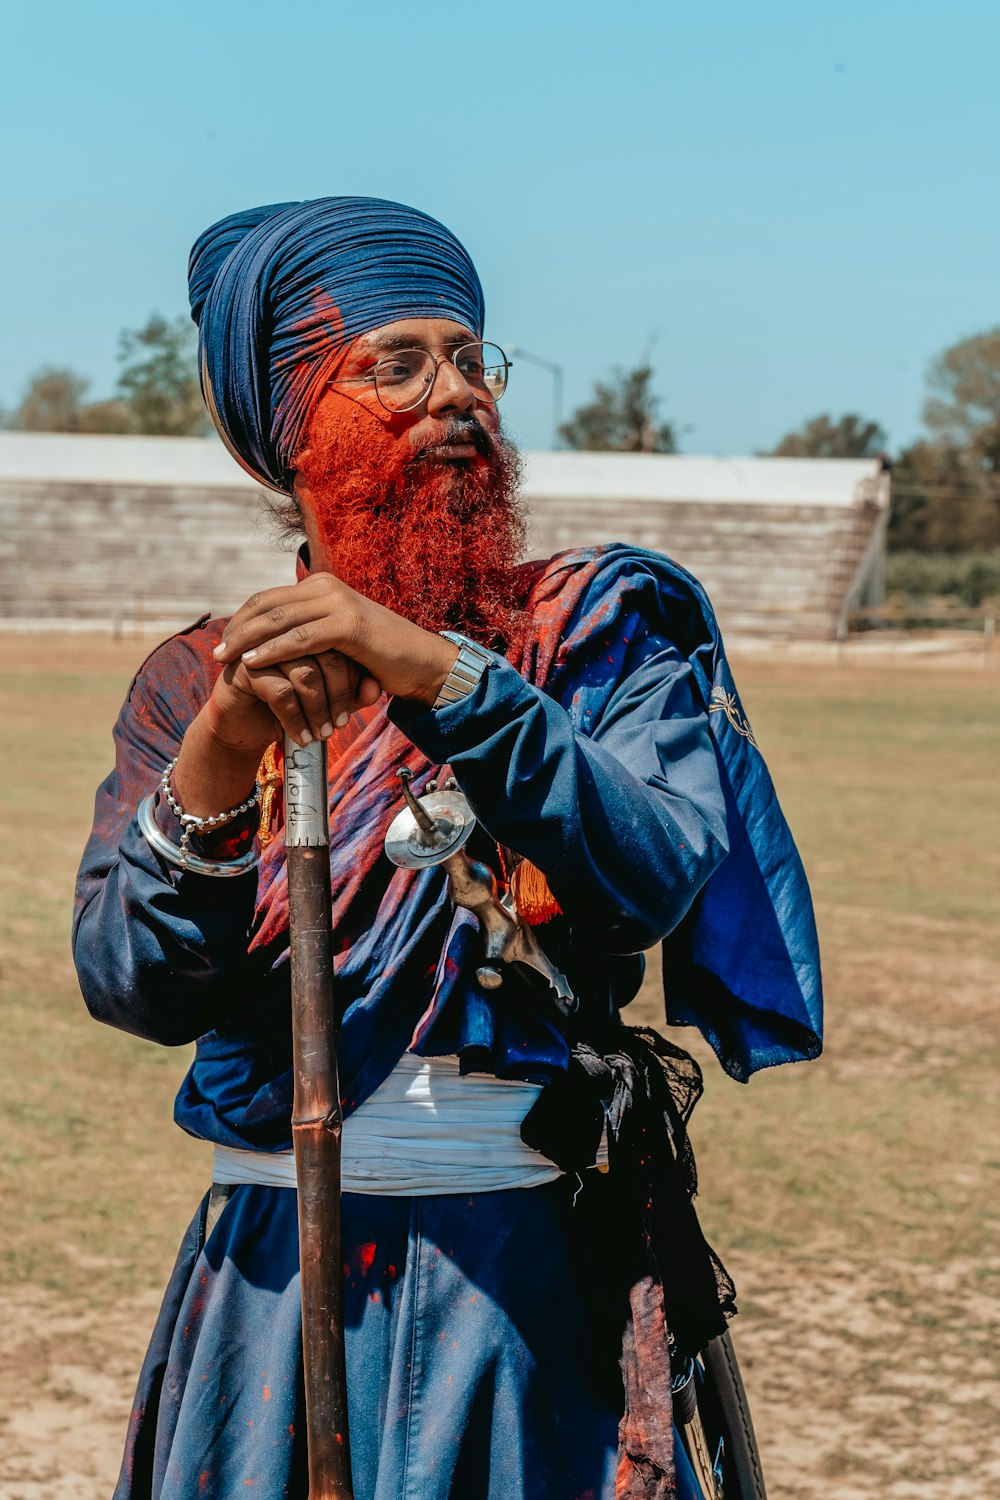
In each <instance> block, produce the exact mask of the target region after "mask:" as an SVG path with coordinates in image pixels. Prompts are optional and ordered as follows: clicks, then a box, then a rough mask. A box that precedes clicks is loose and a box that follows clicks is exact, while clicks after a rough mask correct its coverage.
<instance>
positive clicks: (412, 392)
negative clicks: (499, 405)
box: [371, 339, 511, 412]
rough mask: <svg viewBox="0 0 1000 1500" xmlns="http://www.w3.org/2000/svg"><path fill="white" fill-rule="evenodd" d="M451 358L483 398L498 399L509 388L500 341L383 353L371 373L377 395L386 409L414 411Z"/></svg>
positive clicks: (504, 356) (483, 399)
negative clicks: (445, 351)
mask: <svg viewBox="0 0 1000 1500" xmlns="http://www.w3.org/2000/svg"><path fill="white" fill-rule="evenodd" d="M445 359H448V360H450V361H451V363H452V364H453V365H454V366H455V368H456V370H457V371H458V373H459V374H460V375H461V377H462V379H463V380H464V381H465V383H466V384H467V385H468V386H469V388H470V389H471V390H472V391H473V392H474V394H475V395H476V397H477V398H478V399H479V400H481V401H491V402H496V401H499V400H500V397H501V396H502V395H503V393H504V391H505V390H506V389H507V371H508V370H509V369H510V366H511V361H510V360H509V359H508V358H507V356H506V354H504V352H503V350H502V349H501V348H500V345H499V344H484V343H482V342H480V341H479V340H478V339H477V340H476V341H475V342H474V343H470V344H462V345H461V347H460V348H458V349H453V350H452V352H451V353H450V354H442V355H435V354H431V352H430V350H429V349H396V350H394V352H393V353H392V354H386V355H383V357H382V358H381V359H380V360H379V362H378V364H377V365H376V366H375V368H374V370H373V371H372V372H371V374H372V377H373V379H374V382H375V394H376V395H377V396H378V399H379V401H380V402H381V403H382V405H383V406H384V407H385V409H386V411H392V412H400V411H412V410H413V408H414V407H415V406H419V405H420V403H421V401H423V400H425V399H426V397H427V396H428V395H429V394H430V391H431V388H432V386H433V385H434V380H435V377H436V375H437V371H438V366H439V365H440V364H441V363H442V361H443V360H445Z"/></svg>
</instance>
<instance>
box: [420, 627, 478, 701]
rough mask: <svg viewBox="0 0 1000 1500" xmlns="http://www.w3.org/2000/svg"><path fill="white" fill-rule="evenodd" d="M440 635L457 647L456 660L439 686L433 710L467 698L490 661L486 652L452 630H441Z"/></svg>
mask: <svg viewBox="0 0 1000 1500" xmlns="http://www.w3.org/2000/svg"><path fill="white" fill-rule="evenodd" d="M441 635H443V636H444V638H445V640H446V641H452V642H454V644H455V645H456V646H457V647H458V660H457V661H456V662H455V665H454V666H453V667H452V669H451V671H450V672H449V673H448V675H447V677H446V678H445V680H444V682H443V683H442V684H441V691H440V692H439V693H438V695H437V697H436V698H435V699H434V702H433V704H432V705H431V706H432V707H433V708H445V707H446V706H447V705H448V704H449V703H458V702H460V701H461V699H463V698H467V697H468V696H469V694H470V693H471V692H472V690H473V688H474V687H477V686H478V684H479V681H480V679H481V678H482V675H483V673H484V672H485V671H486V668H487V667H488V666H489V665H490V663H491V661H492V657H491V656H490V655H489V654H488V652H486V651H484V650H483V648H482V647H481V646H477V645H476V643H475V641H470V640H469V639H468V638H467V637H466V636H464V635H458V634H457V633H456V632H455V631H454V630H442V631H441Z"/></svg>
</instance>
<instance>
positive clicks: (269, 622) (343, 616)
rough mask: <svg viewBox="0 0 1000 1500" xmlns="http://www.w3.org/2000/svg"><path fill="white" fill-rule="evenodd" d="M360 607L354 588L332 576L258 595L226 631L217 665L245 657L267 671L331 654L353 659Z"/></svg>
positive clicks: (218, 649) (317, 576) (322, 575)
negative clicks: (339, 652)
mask: <svg viewBox="0 0 1000 1500" xmlns="http://www.w3.org/2000/svg"><path fill="white" fill-rule="evenodd" d="M357 604H358V595H357V594H355V593H354V591H353V589H350V588H348V587H347V586H346V584H342V583H341V582H340V580H339V579H337V578H334V577H333V575H332V574H328V573H319V574H313V575H311V576H310V577H309V578H307V579H304V580H303V582H302V583H297V584H294V585H292V586H291V587H289V588H280V589H267V590H265V591H264V592H263V593H260V594H253V595H252V596H251V597H250V598H249V599H248V600H247V602H246V603H245V604H244V605H242V606H241V607H240V609H238V610H237V611H236V613H235V615H233V617H232V619H231V620H230V621H229V624H228V625H227V626H226V631H225V634H224V636H223V638H222V640H221V641H220V643H219V645H218V646H217V647H216V648H215V657H216V660H217V661H220V662H231V661H237V660H239V659H240V658H241V657H242V658H243V659H244V660H245V661H247V662H248V663H250V662H252V663H253V665H254V666H255V667H262V666H270V665H271V664H272V663H274V662H278V661H290V660H292V659H294V658H297V657H302V656H308V655H315V654H317V653H319V652H321V651H327V650H345V649H346V650H347V651H348V654H349V653H350V646H351V644H352V642H353V641H354V640H355V638H356V636H357V629H358V622H359V611H358V608H357Z"/></svg>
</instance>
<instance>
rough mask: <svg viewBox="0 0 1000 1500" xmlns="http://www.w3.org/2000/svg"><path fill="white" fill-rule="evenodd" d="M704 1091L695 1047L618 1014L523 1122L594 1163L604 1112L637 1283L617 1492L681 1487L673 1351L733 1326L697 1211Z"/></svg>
mask: <svg viewBox="0 0 1000 1500" xmlns="http://www.w3.org/2000/svg"><path fill="white" fill-rule="evenodd" d="M701 1093H702V1075H701V1069H700V1067H699V1066H698V1064H697V1062H695V1060H694V1058H693V1057H691V1056H690V1054H689V1053H687V1052H684V1051H682V1049H681V1048H680V1047H675V1046H674V1045H673V1044H672V1043H670V1042H668V1041H666V1040H665V1039H664V1038H663V1037H661V1036H660V1035H658V1033H657V1032H655V1031H650V1030H647V1029H646V1028H644V1027H631V1026H623V1025H621V1024H618V1023H612V1022H609V1023H608V1024H607V1026H606V1027H604V1028H602V1030H601V1032H600V1034H597V1033H595V1031H594V1029H593V1028H592V1027H590V1028H588V1039H587V1041H576V1042H575V1043H574V1045H573V1047H572V1052H571V1057H570V1063H569V1067H568V1069H567V1071H566V1073H565V1074H564V1075H562V1076H561V1077H559V1078H558V1079H557V1080H556V1081H555V1082H553V1083H550V1084H548V1085H547V1086H546V1087H545V1088H544V1089H543V1090H542V1092H541V1093H540V1094H539V1096H538V1099H537V1100H536V1102H535V1103H534V1105H533V1106H532V1108H531V1109H530V1110H529V1111H528V1114H527V1115H526V1116H525V1119H524V1122H523V1124H522V1127H521V1137H522V1139H523V1140H524V1141H525V1143H526V1144H527V1145H529V1146H532V1147H534V1148H535V1150H537V1151H541V1152H543V1153H544V1154H545V1155H546V1156H547V1157H549V1158H550V1160H552V1161H554V1162H556V1164H557V1165H558V1166H560V1167H561V1168H562V1169H563V1171H565V1172H569V1173H582V1172H583V1171H585V1170H586V1169H587V1168H588V1167H592V1166H593V1164H594V1161H595V1158H596V1154H597V1148H598V1146H599V1144H600V1140H601V1133H602V1131H603V1128H604V1122H605V1119H607V1125H608V1166H609V1183H610V1185H611V1186H612V1197H613V1202H614V1204H615V1207H616V1213H617V1214H618V1228H619V1230H620V1233H621V1236H622V1238H623V1239H624V1241H625V1244H624V1246H623V1249H624V1255H625V1265H626V1267H627V1271H626V1277H627V1281H628V1307H627V1311H626V1313H625V1326H624V1330H623V1334H622V1352H621V1370H622V1378H623V1381H624V1386H625V1415H624V1417H623V1419H622V1424H621V1429H620V1441H619V1460H618V1462H619V1474H618V1485H619V1488H618V1492H617V1493H618V1495H619V1496H620V1497H621V1500H633V1497H634V1500H639V1497H643V1500H652V1497H659V1496H661V1495H662V1496H666V1495H670V1494H673V1424H672V1418H671V1401H670V1378H671V1360H672V1359H673V1362H674V1364H675V1366H678V1367H679V1366H680V1365H682V1364H683V1363H684V1362H685V1361H686V1360H687V1359H688V1358H689V1357H691V1356H694V1355H696V1354H698V1353H699V1352H700V1351H701V1350H702V1349H704V1348H705V1346H706V1344H708V1343H709V1342H710V1341H711V1340H712V1339H713V1338H716V1337H717V1336H718V1335H719V1334H720V1333H722V1332H723V1331H724V1330H725V1327H726V1321H727V1319H728V1318H730V1317H732V1316H733V1315H734V1314H735V1312H736V1302H735V1297H736V1290H735V1287H734V1285H733V1282H732V1280H731V1278H730V1277H729V1275H728V1273H727V1272H726V1270H725V1268H724V1266H723V1265H722V1262H721V1261H720V1260H719V1258H718V1256H717V1255H716V1254H715V1252H714V1250H712V1248H711V1246H710V1245H709V1244H708V1242H707V1240H706V1239H705V1236H704V1235H703V1234H702V1231H701V1226H700V1224H699V1223H698V1216H697V1214H696V1213H695V1208H694V1202H693V1199H694V1195H695V1193H696V1192H697V1187H698V1177H697V1170H696V1167H695V1160H694V1152H693V1151H692V1149H691V1142H690V1140H689V1138H688V1132H687V1125H688V1120H689V1119H690V1117H691V1112H692V1110H693V1109H694V1106H695V1104H696V1103H697V1102H698V1100H699V1098H700V1097H701Z"/></svg>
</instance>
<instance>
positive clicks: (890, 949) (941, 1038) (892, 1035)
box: [0, 637, 1000, 1500]
mask: <svg viewBox="0 0 1000 1500" xmlns="http://www.w3.org/2000/svg"><path fill="white" fill-rule="evenodd" d="M0 654H2V660H3V668H2V674H0V687H2V694H3V714H2V718H0V757H2V764H3V768H4V769H3V774H2V777H0V797H2V805H0V819H2V822H0V827H2V831H3V848H4V860H3V874H2V881H3V887H2V915H0V963H2V981H3V1004H2V1009H0V1115H2V1136H3V1151H2V1158H0V1161H2V1165H0V1174H2V1175H0V1186H2V1193H3V1203H4V1213H3V1236H2V1238H3V1269H4V1283H3V1285H4V1290H3V1294H2V1302H0V1316H2V1319H3V1326H4V1330H5V1337H4V1338H3V1340H2V1348H3V1356H2V1357H3V1360H4V1365H3V1368H2V1371H0V1423H3V1429H2V1435H0V1500H49V1497H52V1500H56V1497H59V1500H62V1497H64V1496H67V1495H73V1496H74V1497H75V1500H104V1497H106V1496H107V1495H109V1494H110V1492H111V1488H112V1486H113V1481H114V1475H115V1473H116V1471H117V1465H118V1459H119V1455H120V1443H121V1436H122V1430H123V1427H124V1423H125V1420H126V1417H127V1413H128V1410H129V1406H130V1402H131V1395H132V1388H133V1383H134V1378H135V1374H136V1371H137V1368H138V1362H139V1360H140V1358H141V1353H142V1349H143V1346H144V1343H145V1339H146V1337H147V1335H148V1332H149V1328H150V1326H151V1322H152V1319H153V1317H154V1315H155V1308H156V1303H157V1300H158V1296H159V1292H160V1290H161V1288H162V1285H163V1283H164V1281H165V1278H166V1275H167V1272H168V1270H169V1267H170V1264H171V1261H172V1257H173V1254H174V1251H175V1248H176V1245H177V1242H178V1239H179V1236H180V1233H181V1230H182V1228H183V1226H184V1225H185V1223H186V1222H187V1219H188V1218H189V1217H190V1214H191V1212H192V1209H193V1206H194V1204H195V1203H196V1201H197V1199H198V1197H199V1196H200V1194H201V1192H202V1190H203V1188H204V1184H205V1178H206V1172H207V1165H208V1159H207V1153H206V1150H205V1148H204V1147H202V1146H200V1145H199V1144H198V1143H196V1142H193V1141H191V1140H189V1139H188V1138H186V1137H185V1136H183V1135H182V1134H181V1133H180V1132H178V1131H177V1130H176V1129H175V1128H174V1127H173V1126H172V1125H171V1123H170V1111H171V1101H172V1096H173V1092H174V1090H175V1088H176V1085H177V1082H178V1080H179V1078H180V1076H181V1074H182V1072H183V1069H184V1067H185V1064H186V1052H184V1051H181V1052H173V1051H165V1050H162V1049H158V1048H156V1047H153V1046H150V1045H148V1044H143V1043H140V1042H137V1041H134V1040H132V1039H130V1038H128V1037H125V1036H121V1035H119V1034H117V1033H114V1032H111V1031H108V1030H106V1029H104V1028H101V1027H99V1026H97V1025H95V1024H94V1023H93V1022H91V1021H90V1020H89V1018H88V1017H87V1015H86V1012H85V1010H84V1008H83V1005H82V1002H81V1000H80V998H79V994H78V992H77V990H76V986H75V981H74V979H73V975H72V970H71V967H70V963H69V957H68V926H69V911H70V896H71V889H72V880H73V874H74V869H75V864H76V861H77V859H78V857H79V851H80V848H81V846H82V843H83V840H84V838H85V836H86V832H87V829H88V826H89V820H90V811H91V806H92V799H93V791H94V787H95V785H96V783H97V781H98V780H99V778H100V776H101V774H103V772H104V771H105V770H106V769H107V767H108V765H109V761H110V755H111V743H110V733H109V731H110V727H111V724H112V722H113V720H114V717H115V713H116V711H117V707H118V704H119V702H120V700H121V697H122V695H123V691H124V689H125V687H126V685H127V682H128V679H129V676H130V673H131V672H132V670H134V668H135V666H136V665H137V662H138V660H139V658H140V657H141V655H142V654H143V649H142V647H141V646H140V645H139V644H138V643H134V642H133V643H130V642H121V643H112V642H110V641H107V640H94V639H88V638H83V637H79V638H70V639H67V638H62V637H60V638H44V637H35V638H31V637H21V638H12V637H7V638H5V639H3V640H2V641H0ZM737 680H738V681H740V683H741V686H742V690H743V696H744V699H745V703H746V707H747V709H748V711H749V714H750V717H751V719H752V721H753V723H754V727H755V730H756V733H757V736H758V739H759V741H760V744H761V746H762V748H763V750H764V752H765V754H766V755H767V757H768V760H769V762H770V764H771V766H772V770H773V772H774V775H775V779H776V781H777V784H778V788H779V792H780V795H781V798H782V801H783V804H784V806H785V809H786V811H787V813H788V816H789V819H790V821H791V823H792V826H793V828H794V830H795V832H796V834H797V836H798V838H799V842H800V845H801V848H802V851H803V855H804V858H805V861H806V865H807V868H808V869H809V872H810V875H811V878H812V881H813V886H814V891H815V895H816V901H817V908H818V914H819V920H820V931H821V937H822V941H823V948H824V958H825V965H826V987H827V1007H828V1036H829V1042H828V1049H827V1052H826V1055H825V1056H824V1058H823V1059H821V1061H820V1062H818V1063H815V1064H812V1065H809V1066H801V1067H798V1068H793V1069H783V1070H778V1071H777V1072H775V1073H771V1074H767V1075H765V1076H763V1077H761V1078H758V1079H756V1080H755V1081H754V1082H753V1083H752V1084H751V1085H750V1086H749V1088H741V1087H740V1086H738V1085H736V1084H734V1083H731V1082H730V1081H729V1080H728V1079H726V1078H725V1077H724V1076H723V1075H722V1073H721V1072H720V1070H719V1069H718V1067H717V1066H716V1065H715V1064H714V1061H713V1060H712V1059H711V1057H710V1055H709V1054H707V1052H706V1049H705V1048H704V1047H702V1046H700V1044H698V1043H697V1040H695V1041H693V1042H692V1046H693V1050H696V1051H697V1053H698V1055H699V1057H700V1058H702V1060H703V1062H704V1065H705V1071H706V1080H707V1088H706V1095H705V1099H704V1100H703V1102H702V1104H701V1105H700V1106H699V1110H698V1112H697V1114H696V1116H695V1121H694V1131H693V1134H694V1139H695V1145H696V1148H697V1150H698V1156H699V1166H700V1173H701V1184H702V1186H701V1200H700V1201H701V1213H702V1218H703V1222H704V1223H705V1225H706V1227H707V1229H708V1231H709V1235H710V1238H712V1239H713V1241H714V1242H715V1244H716V1245H717V1247H718V1249H719V1250H720V1252H721V1253H722V1255H723V1259H724V1260H726V1262H727V1264H728V1265H729V1266H730V1269H731V1270H732V1271H733V1272H734V1274H735V1275H736V1279H737V1282H738V1285H739V1288H740V1292H741V1298H740V1303H741V1309H742V1312H741V1316H740V1318H739V1319H738V1320H737V1324H736V1326H735V1329H734V1335H735V1337H736V1339H737V1344H738V1348H739V1351H740V1356H741V1360H742V1362H743V1364H744V1367H745V1372H746V1375H747V1383H748V1387H749V1390H750V1395H751V1400H752V1402H753V1407H754V1414H755V1418H756V1421H757V1426H758V1435H759V1437H760V1440H761V1445H762V1450H763V1453H764V1459H765V1471H766V1473H767V1475H768V1480H769V1493H770V1494H771V1496H772V1497H774V1500H793V1497H794V1500H814V1497H815V1500H818V1497H820V1496H823V1497H834V1500H869V1497H871V1500H874V1497H876V1496H878V1497H883V1496H892V1497H898V1500H904V1497H914V1500H916V1497H918V1496H919V1497H921V1500H927V1497H931V1500H938V1497H940V1500H944V1497H949V1500H954V1497H956V1496H968V1497H970V1500H987V1497H989V1496H992V1495H996V1494H1000V1421H998V1418H1000V1389H998V1383H997V1376H998V1368H997V1352H996V1351H997V1341H998V1334H1000V1311H998V1299H997V1295H996V1293H997V1278H998V1275H1000V1252H998V1250H997V1238H996V1236H997V1229H998V1226H1000V1191H998V1189H1000V1140H998V1134H997V1125H998V1123H1000V1109H998V1102H1000V1101H998V1085H997V1079H998V1076H1000V1029H998V1027H997V1009H998V1006H997V1000H998V990H1000V984H998V980H1000V923H998V916H1000V799H998V797H997V768H998V765H1000V671H998V670H997V669H996V668H995V667H994V668H993V669H992V670H991V669H989V668H988V667H983V666H981V665H978V664H976V663H975V662H972V663H970V664H969V665H967V666H958V667H956V666H954V665H953V666H952V667H951V668H947V669H946V668H945V667H944V666H942V665H940V664H936V663H934V662H933V661H929V660H925V659H909V658H908V659H906V660H900V661H899V662H898V663H884V664H883V665H880V666H873V665H862V664H858V663H854V662H852V663H849V664H848V665H846V666H845V665H837V664H835V663H834V662H832V661H815V662H813V661H809V662H807V661H787V660H785V661H782V660H780V659H775V658H767V659H765V658H755V659H752V660H747V661H745V662H742V663H737ZM639 1004H640V1009H641V1014H642V1016H643V1018H644V1019H647V1020H648V1019H652V1018H653V1017H654V1014H655V1006H656V1000H655V985H654V984H653V983H650V984H649V985H648V986H647V989H646V991H645V992H644V994H643V997H642V1000H641V1002H640V1003H639ZM680 1040H681V1041H682V1043H683V1044H685V1045H687V1044H688V1037H687V1034H683V1035H682V1036H681V1037H680ZM220 1500H224V1497H220Z"/></svg>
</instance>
